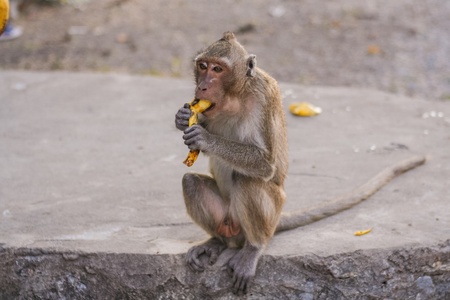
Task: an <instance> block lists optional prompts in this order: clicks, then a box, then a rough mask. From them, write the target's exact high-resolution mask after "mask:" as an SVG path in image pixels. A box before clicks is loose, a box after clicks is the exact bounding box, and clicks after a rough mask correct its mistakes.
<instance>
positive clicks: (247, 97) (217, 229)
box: [175, 32, 425, 293]
mask: <svg viewBox="0 0 450 300" xmlns="http://www.w3.org/2000/svg"><path fill="white" fill-rule="evenodd" d="M194 63H195V67H194V74H195V83H196V89H195V97H196V98H197V99H205V100H209V101H210V102H212V105H211V107H210V108H209V109H207V110H206V111H205V112H203V114H202V115H200V118H199V124H198V125H193V126H191V127H188V120H189V117H190V110H189V104H185V105H184V106H183V107H182V108H181V109H180V110H179V111H178V112H177V114H176V117H175V124H176V127H177V128H178V129H180V130H182V131H184V135H183V139H184V142H185V144H186V145H187V146H188V148H189V149H191V150H201V151H202V152H203V153H204V154H206V155H207V156H209V160H210V161H209V162H210V172H211V175H210V176H209V175H203V174H197V173H187V174H185V175H184V177H183V181H182V186H183V195H184V199H185V203H186V208H187V212H188V213H189V215H190V216H191V217H192V219H193V220H194V221H195V222H196V223H197V224H198V225H199V226H201V227H202V228H203V229H204V230H205V231H206V232H207V233H209V234H210V235H211V238H210V239H209V240H208V241H206V242H204V243H203V244H201V245H198V246H194V247H193V248H191V249H190V250H189V252H188V253H187V255H186V261H187V264H188V265H189V266H190V267H191V268H192V269H193V270H195V271H203V270H204V268H205V266H204V265H203V263H202V261H201V260H200V256H202V255H206V256H207V257H209V259H208V262H209V263H210V264H214V263H215V262H216V260H217V258H218V256H219V255H220V253H221V252H222V251H223V250H224V249H225V248H227V247H238V248H240V250H239V251H238V252H237V253H236V254H235V255H234V257H232V258H231V259H230V261H229V262H228V270H229V272H230V274H231V275H232V285H233V291H234V292H235V293H245V292H246V291H247V287H248V283H249V281H250V279H251V278H252V277H253V276H254V274H255V270H256V266H257V263H258V260H259V258H260V256H261V254H262V253H263V251H264V249H265V247H266V245H267V243H268V242H269V240H270V239H271V237H272V236H273V234H274V233H275V232H276V231H282V230H287V229H291V228H295V227H299V226H302V225H305V224H308V223H311V222H314V221H316V220H319V219H322V218H324V217H327V216H329V215H332V214H335V213H337V212H339V211H342V210H344V209H347V208H350V207H351V206H354V205H355V204H357V203H359V202H360V201H362V200H364V199H366V198H368V197H369V196H370V195H371V194H373V193H374V192H376V191H377V190H378V189H379V188H381V186H383V185H384V184H385V183H387V182H388V181H389V180H390V179H391V178H393V177H394V176H396V175H398V174H400V173H402V172H404V171H406V170H408V169H410V168H413V167H415V166H417V165H419V164H421V163H423V162H424V161H425V158H424V157H414V158H412V159H409V160H407V161H404V162H401V163H400V164H397V165H395V166H393V167H391V168H389V169H387V170H386V171H384V172H382V173H380V174H379V175H377V176H376V177H375V178H373V179H372V180H371V181H369V182H368V183H367V184H365V185H364V186H362V187H361V188H359V189H357V190H355V191H354V192H352V193H350V194H348V195H346V196H344V197H340V198H338V199H336V200H334V201H331V202H329V203H327V204H326V205H323V206H320V207H316V208H312V209H310V210H308V211H303V212H294V213H283V214H282V212H281V210H282V208H283V203H284V202H285V200H286V195H285V192H284V179H285V178H286V174H287V170H288V144H287V133H286V124H285V115H284V111H283V107H282V99H281V95H280V89H279V87H278V84H277V82H276V81H275V79H273V78H272V77H270V76H269V75H268V74H267V73H266V72H264V71H263V70H261V69H260V68H258V67H257V66H256V56H255V55H253V54H248V53H247V51H246V50H245V49H244V48H243V47H242V45H241V44H239V43H238V41H237V40H236V38H235V36H234V35H233V33H229V32H227V33H225V34H224V35H223V37H222V38H221V39H220V40H218V41H216V42H215V43H213V44H212V45H210V46H209V47H207V48H206V49H205V50H204V51H202V52H200V54H199V55H198V56H197V57H196V58H195V60H194ZM280 217H281V218H280Z"/></svg>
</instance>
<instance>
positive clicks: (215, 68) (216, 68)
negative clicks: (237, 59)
mask: <svg viewBox="0 0 450 300" xmlns="http://www.w3.org/2000/svg"><path fill="white" fill-rule="evenodd" d="M222 70H223V69H222V68H221V67H214V69H213V71H214V72H216V73H220V72H222Z"/></svg>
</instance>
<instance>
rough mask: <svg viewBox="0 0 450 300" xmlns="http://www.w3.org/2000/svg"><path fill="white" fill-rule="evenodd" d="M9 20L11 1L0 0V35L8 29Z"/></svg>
mask: <svg viewBox="0 0 450 300" xmlns="http://www.w3.org/2000/svg"><path fill="white" fill-rule="evenodd" d="M8 19H9V0H0V35H2V33H3V31H5V29H6V25H7V24H8Z"/></svg>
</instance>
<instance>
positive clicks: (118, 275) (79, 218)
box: [0, 71, 450, 299]
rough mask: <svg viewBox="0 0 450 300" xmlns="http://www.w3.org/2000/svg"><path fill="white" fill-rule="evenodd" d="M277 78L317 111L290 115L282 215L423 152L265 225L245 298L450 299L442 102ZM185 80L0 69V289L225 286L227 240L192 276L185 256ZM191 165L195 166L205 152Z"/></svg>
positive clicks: (191, 291)
mask: <svg viewBox="0 0 450 300" xmlns="http://www.w3.org/2000/svg"><path fill="white" fill-rule="evenodd" d="M281 87H282V91H283V95H284V101H285V107H286V108H287V106H288V105H289V103H291V102H294V101H309V102H312V103H314V104H316V105H318V106H321V107H322V108H323V109H324V112H323V114H322V115H320V116H318V117H314V118H298V117H295V116H292V115H290V114H287V125H288V134H289V145H290V170H289V178H288V180H287V181H286V192H287V195H288V202H287V204H286V206H285V210H286V211H290V210H296V209H303V208H306V207H308V206H312V205H316V204H319V203H321V202H324V201H328V200H330V199H333V198H335V197H336V196H339V195H341V194H343V193H345V192H348V191H349V190H351V189H353V188H355V187H357V186H358V185H360V184H362V183H364V182H365V181H367V180H368V179H369V178H370V177H371V176H373V175H374V174H376V173H377V172H379V171H380V170H382V169H384V168H385V167H387V166H388V165H390V164H392V163H394V162H397V161H399V160H402V159H404V158H407V157H409V156H412V155H414V154H428V155H430V157H431V159H430V160H429V161H428V162H427V164H426V165H424V166H421V167H420V168H418V169H416V170H413V171H411V172H408V173H406V174H404V175H402V176H401V177H399V178H397V179H395V180H394V181H392V182H391V183H389V184H388V185H387V186H386V187H384V188H383V189H382V190H380V191H379V192H378V193H376V194H375V195H374V196H372V197H371V198H370V199H369V200H367V201H365V202H363V203H362V204H360V205H358V206H357V207H355V208H353V209H350V210H348V211H345V212H343V213H341V214H339V215H337V216H333V217H330V218H327V219H325V220H322V221H320V222H317V223H314V224H311V225H309V226H306V227H302V228H298V229H295V230H291V231H288V232H283V233H280V234H278V235H276V236H275V237H274V238H273V239H272V241H271V243H270V244H269V246H268V248H267V251H266V254H265V256H264V257H263V258H262V260H261V263H260V265H259V267H258V270H257V275H256V278H255V282H254V285H253V287H252V289H251V290H250V294H249V295H248V296H247V298H248V299H252V298H254V299H259V298H262V297H264V298H269V299H270V298H272V299H283V298H286V299H290V298H292V299H298V298H303V299H326V298H329V299H340V298H346V297H348V298H355V297H359V296H361V297H362V298H363V299H364V298H371V297H375V298H378V297H381V298H402V299H403V298H414V297H416V296H417V297H418V298H417V299H445V298H449V297H450V294H449V292H448V291H449V290H450V287H449V282H450V278H449V276H450V267H449V266H450V257H449V255H450V249H449V248H450V245H449V240H450V231H449V228H450V209H449V201H450V180H449V178H450V164H449V163H448V162H449V160H450V152H449V150H448V149H450V107H449V105H450V104H449V103H447V102H439V101H426V100H421V99H411V98H407V97H402V96H397V95H391V94H386V93H382V92H378V91H373V90H365V89H347V88H324V87H301V86H297V85H290V84H282V85H281ZM192 92H193V91H192V83H191V82H190V81H185V80H173V79H163V78H150V77H138V76H128V75H116V74H106V75H105V74H81V73H78V74H74V73H60V72H57V73H41V72H21V71H2V72H1V73H0V95H1V97H0V158H1V160H0V243H1V244H2V247H1V255H0V265H1V267H2V268H1V269H0V279H1V280H0V298H2V299H3V298H5V299H10V298H18V299H30V298H31V299H33V298H35V299H42V298H44V299H62V298H66V299H73V298H76V299H93V298H94V299H98V298H100V299H101V298H120V299H142V298H149V299H155V298H159V299H172V298H174V299H180V298H182V297H185V298H187V299H198V298H218V299H228V298H230V299H232V298H233V297H234V296H233V295H232V294H230V293H229V292H228V289H227V288H228V287H229V284H230V282H229V279H228V277H227V274H226V272H225V270H224V269H223V264H224V263H225V262H226V259H227V257H229V255H232V251H231V250H230V251H228V252H227V253H226V254H224V255H223V256H222V257H221V258H220V262H219V264H217V265H216V266H213V267H212V268H211V269H208V270H207V271H206V272H205V273H203V274H194V273H191V272H190V271H189V270H187V269H186V267H185V265H184V261H183V257H184V253H186V251H187V250H188V249H189V248H190V247H191V246H192V244H193V243H197V242H200V241H202V240H204V239H206V238H207V235H206V234H205V233H204V232H203V231H202V230H201V229H199V228H198V227H197V226H195V225H194V224H192V222H191V220H190V219H189V217H188V216H187V214H186V212H185V208H184V203H183V200H182V195H181V184H180V181H181V177H182V175H183V174H184V172H186V171H187V168H186V167H185V166H184V165H183V164H182V163H181V162H182V160H183V159H184V158H185V156H186V154H187V148H186V147H185V146H184V145H183V143H182V140H181V133H180V132H178V131H177V130H176V129H175V127H174V124H173V123H174V114H175V113H176V111H177V109H178V108H179V107H180V106H181V105H182V104H183V103H185V102H187V101H189V100H190V99H191V98H192ZM286 111H287V109H286ZM190 171H197V172H204V173H205V172H206V171H207V160H206V158H205V157H202V156H201V157H200V158H199V159H198V161H197V162H196V164H195V165H194V166H193V167H192V168H191V169H190ZM372 227H373V228H374V229H373V231H372V232H371V233H369V234H367V235H364V236H361V237H355V236H354V235H353V233H354V232H355V231H357V230H365V229H369V228H372Z"/></svg>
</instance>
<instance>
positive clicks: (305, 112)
mask: <svg viewBox="0 0 450 300" xmlns="http://www.w3.org/2000/svg"><path fill="white" fill-rule="evenodd" d="M289 110H290V111H291V113H293V114H294V115H297V116H302V117H311V116H315V115H318V114H320V113H321V112H322V109H321V108H320V107H317V106H314V105H312V104H311V103H308V102H297V103H292V104H290V105H289Z"/></svg>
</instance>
